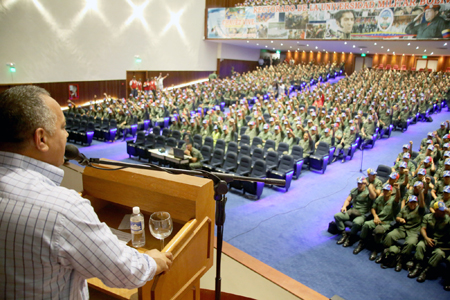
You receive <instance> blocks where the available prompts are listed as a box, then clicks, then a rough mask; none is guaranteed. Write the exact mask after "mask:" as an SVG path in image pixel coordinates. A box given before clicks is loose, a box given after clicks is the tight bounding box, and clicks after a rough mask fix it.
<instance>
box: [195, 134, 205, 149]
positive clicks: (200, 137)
mask: <svg viewBox="0 0 450 300" xmlns="http://www.w3.org/2000/svg"><path fill="white" fill-rule="evenodd" d="M194 143H197V144H198V145H199V146H200V147H201V146H203V138H202V136H201V135H200V134H196V135H194ZM198 149H200V148H198Z"/></svg>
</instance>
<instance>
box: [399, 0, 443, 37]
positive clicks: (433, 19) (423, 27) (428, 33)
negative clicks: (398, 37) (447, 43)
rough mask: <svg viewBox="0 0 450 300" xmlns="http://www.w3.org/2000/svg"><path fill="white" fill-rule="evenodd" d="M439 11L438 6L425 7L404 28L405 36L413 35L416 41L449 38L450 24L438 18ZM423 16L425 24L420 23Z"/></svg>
mask: <svg viewBox="0 0 450 300" xmlns="http://www.w3.org/2000/svg"><path fill="white" fill-rule="evenodd" d="M440 9H441V6H440V5H433V4H429V5H427V6H425V8H424V12H423V13H421V14H420V15H418V16H417V17H416V18H415V19H414V20H413V21H412V22H411V23H409V24H408V26H406V29H405V32H406V34H415V35H416V38H418V39H433V38H439V39H448V38H450V24H449V22H447V21H445V20H444V19H443V18H442V17H441V16H439V10H440ZM424 15H425V20H426V22H425V23H421V22H422V18H423V16H424Z"/></svg>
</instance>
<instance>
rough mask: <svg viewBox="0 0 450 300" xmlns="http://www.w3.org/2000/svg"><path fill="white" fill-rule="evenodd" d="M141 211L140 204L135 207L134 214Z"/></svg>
mask: <svg viewBox="0 0 450 300" xmlns="http://www.w3.org/2000/svg"><path fill="white" fill-rule="evenodd" d="M140 212H141V210H140V209H139V206H135V207H133V214H135V215H137V214H138V213H140Z"/></svg>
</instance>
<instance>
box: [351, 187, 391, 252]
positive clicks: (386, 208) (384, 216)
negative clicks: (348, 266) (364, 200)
mask: <svg viewBox="0 0 450 300" xmlns="http://www.w3.org/2000/svg"><path fill="white" fill-rule="evenodd" d="M394 185H395V187H396V188H395V193H392V186H391V185H390V184H389V183H386V184H385V185H384V186H383V194H382V195H380V196H378V198H377V199H376V200H375V201H374V203H373V205H372V209H371V212H372V215H373V220H370V221H366V222H364V225H363V227H362V229H361V234H360V238H361V241H360V242H359V244H358V246H357V247H356V248H355V250H354V251H353V254H358V253H359V252H361V251H362V250H363V249H364V247H365V245H366V244H367V239H368V238H369V232H371V231H373V233H374V235H373V237H374V240H375V248H374V250H373V251H372V254H371V255H370V258H369V259H370V260H375V259H376V257H377V255H378V252H380V250H381V248H382V239H383V236H384V234H385V233H386V232H388V231H389V229H390V228H391V222H392V221H394V218H395V216H396V215H397V212H398V207H399V201H400V188H399V186H398V183H394Z"/></svg>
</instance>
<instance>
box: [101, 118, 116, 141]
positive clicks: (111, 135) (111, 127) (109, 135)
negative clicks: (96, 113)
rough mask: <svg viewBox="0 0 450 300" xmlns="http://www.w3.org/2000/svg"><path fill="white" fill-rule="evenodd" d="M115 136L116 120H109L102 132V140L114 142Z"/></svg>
mask: <svg viewBox="0 0 450 300" xmlns="http://www.w3.org/2000/svg"><path fill="white" fill-rule="evenodd" d="M116 134H117V121H116V119H111V120H110V121H109V124H108V127H106V129H104V130H103V139H104V140H105V141H114V140H115V139H116Z"/></svg>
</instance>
